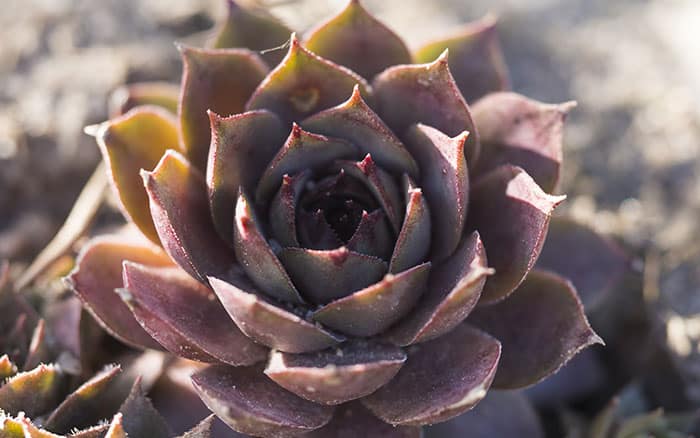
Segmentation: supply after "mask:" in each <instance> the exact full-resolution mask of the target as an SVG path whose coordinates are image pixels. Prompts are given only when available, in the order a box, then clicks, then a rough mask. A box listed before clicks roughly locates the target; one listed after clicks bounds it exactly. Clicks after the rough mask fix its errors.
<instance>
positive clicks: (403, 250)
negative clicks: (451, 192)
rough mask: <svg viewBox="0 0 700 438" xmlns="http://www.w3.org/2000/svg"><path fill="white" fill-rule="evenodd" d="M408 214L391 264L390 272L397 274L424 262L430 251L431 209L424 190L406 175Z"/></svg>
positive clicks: (405, 216) (405, 188)
mask: <svg viewBox="0 0 700 438" xmlns="http://www.w3.org/2000/svg"><path fill="white" fill-rule="evenodd" d="M404 191H405V192H406V213H405V214H404V217H403V225H401V231H400V232H399V236H398V237H397V239H396V244H395V246H394V252H393V254H392V255H391V262H390V263H389V272H390V273H392V274H396V273H397V272H401V271H404V270H406V269H408V268H410V267H411V266H415V265H417V264H418V263H421V262H423V261H424V260H425V259H426V258H427V257H428V252H429V251H430V240H431V239H430V231H431V226H432V223H431V221H430V209H429V208H428V202H427V201H426V199H425V196H424V195H423V191H422V189H420V188H418V187H416V184H415V183H414V182H413V181H412V180H411V179H410V177H408V176H407V175H404Z"/></svg>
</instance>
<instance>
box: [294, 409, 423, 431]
mask: <svg viewBox="0 0 700 438" xmlns="http://www.w3.org/2000/svg"><path fill="white" fill-rule="evenodd" d="M305 436H306V437H307V438H326V437H330V436H334V437H355V436H365V437H368V438H375V437H376V438H379V437H383V438H421V437H422V436H423V433H422V428H421V427H412V426H393V425H391V424H388V423H385V422H383V421H382V420H380V419H379V418H377V417H375V416H374V415H372V413H371V412H370V411H369V410H368V409H367V408H365V407H364V406H362V404H361V403H359V402H352V403H345V404H343V405H340V406H338V407H337V408H336V410H335V414H334V415H333V419H332V420H331V421H330V422H329V423H328V424H327V425H325V426H324V427H322V428H320V429H316V430H314V431H312V432H309V433H308V434H306V435H305Z"/></svg>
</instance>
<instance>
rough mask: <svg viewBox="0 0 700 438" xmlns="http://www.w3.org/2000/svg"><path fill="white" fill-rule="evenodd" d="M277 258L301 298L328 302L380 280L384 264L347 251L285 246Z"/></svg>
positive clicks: (344, 249) (342, 249)
mask: <svg viewBox="0 0 700 438" xmlns="http://www.w3.org/2000/svg"><path fill="white" fill-rule="evenodd" d="M279 258H280V261H281V262H282V264H283V265H284V267H285V268H287V272H289V276H290V277H291V278H292V281H293V282H294V284H295V285H297V287H298V288H299V291H300V292H301V294H302V296H304V298H306V299H308V300H310V301H312V302H314V303H319V304H320V303H327V302H329V301H332V300H334V299H337V298H341V297H344V296H346V295H348V294H349V293H351V292H354V291H357V290H360V289H362V288H364V287H367V286H369V285H370V284H372V283H375V282H376V281H379V280H380V279H381V278H382V277H383V276H384V274H385V273H386V271H387V266H386V263H384V262H383V261H382V260H381V259H378V258H376V257H371V256H367V255H364V254H360V253H356V252H353V251H350V250H348V249H347V248H346V247H344V246H342V247H340V248H338V249H332V250H325V251H324V250H315V249H305V248H284V249H282V250H281V251H280V253H279Z"/></svg>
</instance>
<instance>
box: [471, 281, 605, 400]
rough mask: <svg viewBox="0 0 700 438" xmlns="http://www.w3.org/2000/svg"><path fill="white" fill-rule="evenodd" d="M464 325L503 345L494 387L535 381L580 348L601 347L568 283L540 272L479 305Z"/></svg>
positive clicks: (512, 386) (554, 369) (574, 292)
mask: <svg viewBox="0 0 700 438" xmlns="http://www.w3.org/2000/svg"><path fill="white" fill-rule="evenodd" d="M468 321H469V322H470V323H473V324H475V325H477V326H478V327H481V328H482V329H483V330H485V331H487V332H488V333H491V334H492V335H494V336H496V337H497V338H498V339H499V340H500V341H501V343H502V344H503V354H502V357H501V363H500V365H499V367H498V374H497V375H496V380H495V381H494V385H495V386H496V387H498V388H506V389H512V388H522V387H524V386H528V385H532V384H534V383H537V382H539V381H540V380H542V379H544V378H545V377H547V376H549V375H550V374H552V373H554V372H556V371H557V370H558V369H559V368H560V367H561V366H563V365H564V364H565V363H566V362H567V361H568V360H569V359H571V358H572V357H573V356H574V355H575V354H576V353H578V352H579V351H580V350H582V349H583V348H586V347H588V346H591V345H594V344H598V343H602V340H601V339H600V338H599V337H598V335H596V334H595V332H594V331H593V329H591V326H590V325H589V324H588V321H587V320H586V315H585V314H584V313H583V306H582V305H581V302H580V301H579V299H578V296H577V295H576V290H575V289H574V288H573V286H572V285H571V283H569V282H568V281H566V280H565V279H564V278H562V277H559V276H558V275H556V274H552V273H548V272H544V271H533V272H531V273H530V274H529V275H528V276H527V278H526V279H525V281H524V282H523V283H522V285H521V286H520V287H519V288H518V290H517V291H515V293H513V295H512V296H510V297H509V298H508V299H506V300H504V301H502V302H500V303H498V304H495V305H491V306H484V307H479V308H478V309H477V310H476V311H474V312H473V313H472V314H471V315H470V317H469V319H468Z"/></svg>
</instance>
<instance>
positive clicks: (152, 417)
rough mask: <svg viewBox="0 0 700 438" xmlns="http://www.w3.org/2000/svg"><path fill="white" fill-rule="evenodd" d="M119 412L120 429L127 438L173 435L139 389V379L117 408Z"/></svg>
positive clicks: (152, 437)
mask: <svg viewBox="0 0 700 438" xmlns="http://www.w3.org/2000/svg"><path fill="white" fill-rule="evenodd" d="M119 412H120V413H121V414H122V417H121V426H122V429H123V430H124V432H125V433H126V435H127V436H129V437H149V438H169V437H171V436H172V435H173V434H172V433H170V431H169V430H168V424H167V423H166V422H165V419H164V418H163V417H162V416H161V415H160V414H159V413H158V411H157V410H156V409H155V408H154V407H153V404H152V403H151V400H149V399H148V397H146V394H145V393H144V391H143V388H142V387H141V378H137V379H136V381H135V382H134V385H133V386H132V387H131V392H130V393H129V396H128V397H127V398H126V400H124V403H122V405H121V406H120V407H119Z"/></svg>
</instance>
